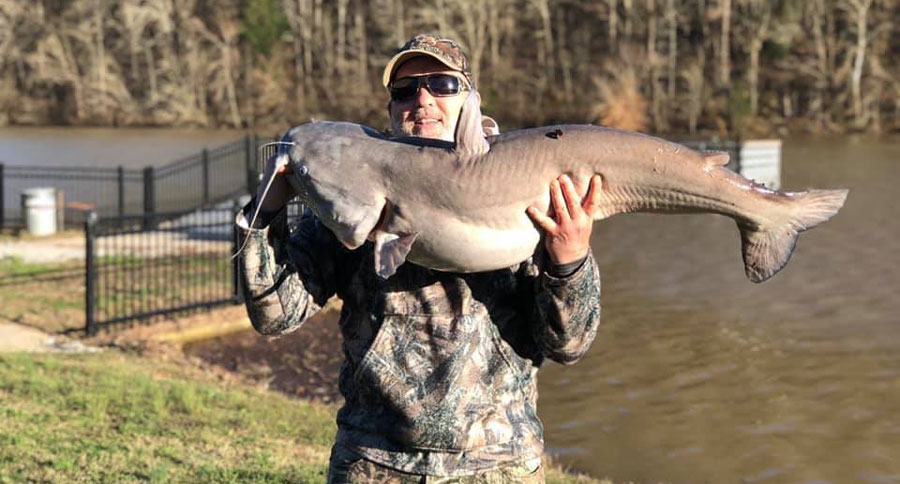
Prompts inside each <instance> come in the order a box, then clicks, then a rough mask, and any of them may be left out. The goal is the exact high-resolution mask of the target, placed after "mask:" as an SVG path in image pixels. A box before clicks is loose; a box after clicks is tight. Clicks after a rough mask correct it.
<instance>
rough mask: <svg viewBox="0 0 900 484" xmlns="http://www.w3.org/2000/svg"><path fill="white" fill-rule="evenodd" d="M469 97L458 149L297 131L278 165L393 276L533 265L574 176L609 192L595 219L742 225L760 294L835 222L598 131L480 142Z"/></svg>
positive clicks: (793, 200)
mask: <svg viewBox="0 0 900 484" xmlns="http://www.w3.org/2000/svg"><path fill="white" fill-rule="evenodd" d="M479 102H480V100H479V99H477V93H475V92H473V93H472V94H470V97H469V99H468V100H467V102H466V104H465V106H464V107H463V111H462V114H461V116H460V122H459V127H458V130H457V137H456V142H455V143H450V142H442V141H434V140H424V139H419V138H406V139H396V138H389V137H387V136H385V135H383V134H381V133H379V132H377V131H375V130H373V129H371V128H368V127H365V126H361V125H358V124H352V123H334V122H315V123H310V124H305V125H301V126H298V127H295V128H293V129H291V130H290V131H289V132H288V133H287V134H286V135H285V138H284V140H283V141H284V142H286V143H288V144H290V145H291V146H290V147H289V148H287V149H286V150H285V152H284V154H283V155H282V159H281V160H280V161H281V162H282V163H289V164H290V168H291V175H290V177H289V181H290V183H291V184H292V185H293V186H294V188H295V189H296V190H297V191H298V193H299V194H300V199H301V200H302V201H303V202H304V203H306V204H307V205H308V206H309V207H311V208H312V210H313V212H314V213H315V214H316V216H317V217H318V218H319V220H321V222H322V223H323V224H325V226H326V227H328V228H329V229H330V230H331V231H333V232H334V234H335V236H336V237H337V238H338V240H340V241H341V242H342V243H343V244H344V245H345V246H346V247H348V248H350V249H354V248H357V247H359V246H361V245H362V244H363V243H365V241H366V240H367V239H368V240H374V242H375V264H376V265H375V267H376V270H377V271H378V273H379V275H381V276H382V277H385V278H387V277H390V276H391V275H392V274H394V272H395V270H396V269H397V267H398V266H399V265H400V264H402V263H403V262H404V261H406V260H408V261H410V262H413V263H415V264H419V265H422V266H425V267H429V268H432V269H436V270H441V271H451V272H477V271H488V270H493V269H499V268H503V267H509V266H511V265H513V264H516V263H518V262H521V261H523V260H525V259H527V258H528V257H529V256H530V255H531V254H532V253H533V252H534V250H535V247H536V246H537V244H538V243H539V241H540V233H539V231H538V228H537V227H536V226H535V224H534V223H533V222H532V220H531V219H530V218H529V217H528V215H527V214H526V208H527V207H528V206H530V205H536V206H538V207H539V208H540V209H542V210H544V211H549V208H550V196H549V188H548V187H549V186H550V182H551V181H552V180H554V179H555V178H557V177H559V176H560V175H561V174H568V175H570V176H571V178H572V179H573V181H574V182H575V184H576V187H578V190H579V192H580V194H581V195H582V196H583V195H584V193H585V192H586V190H587V186H588V184H589V180H590V178H591V177H592V176H593V175H594V174H599V175H600V176H601V177H602V180H603V191H602V202H601V204H600V206H599V208H598V209H597V210H596V212H595V219H602V218H606V217H610V216H612V215H616V214H620V213H629V212H659V213H685V212H709V213H718V214H722V215H726V216H729V217H731V218H733V219H735V221H736V222H737V225H738V229H739V230H740V233H741V240H742V243H743V256H744V265H745V268H746V273H747V277H749V278H750V280H752V281H754V282H761V281H764V280H766V279H768V278H769V277H772V275H774V274H775V273H776V272H778V270H780V269H781V268H782V267H783V266H784V265H785V264H786V263H787V261H788V258H789V257H790V255H791V252H792V251H793V248H794V244H795V242H796V240H797V235H798V233H799V232H802V231H804V230H806V229H809V228H811V227H814V226H816V225H818V224H820V223H822V222H824V221H826V220H828V219H829V218H831V217H832V216H833V215H834V214H835V213H837V211H838V210H839V209H840V208H841V206H842V205H843V203H844V200H845V198H846V196H847V191H846V190H809V191H804V192H793V193H785V192H778V191H772V190H769V189H767V188H765V187H764V186H762V185H759V184H757V183H754V182H752V181H750V180H748V179H746V178H744V177H742V176H740V175H738V174H736V173H734V172H732V171H730V170H728V169H726V168H725V166H724V165H725V164H726V163H727V162H728V155H727V154H725V153H699V152H697V151H694V150H692V149H689V148H687V147H685V146H682V145H679V144H676V143H671V142H669V141H665V140H662V139H659V138H654V137H652V136H647V135H643V134H639V133H634V132H628V131H620V130H616V129H610V128H604V127H599V126H591V125H560V126H549V127H543V128H534V129H525V130H520V131H512V132H509V133H505V134H501V135H498V136H493V137H490V138H488V139H487V140H485V139H484V137H483V135H482V134H481V126H480V122H479V121H480V117H481V113H480V109H479V104H478V103H479Z"/></svg>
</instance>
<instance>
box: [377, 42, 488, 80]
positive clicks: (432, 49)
mask: <svg viewBox="0 0 900 484" xmlns="http://www.w3.org/2000/svg"><path fill="white" fill-rule="evenodd" d="M422 55H426V56H430V57H433V58H435V59H437V60H438V61H440V62H441V63H442V64H444V65H445V66H447V67H448V68H450V69H451V70H454V71H457V72H461V73H462V74H463V75H464V76H466V79H467V80H468V81H469V84H472V85H473V87H474V83H473V82H472V76H471V71H469V59H468V58H466V54H465V53H464V52H463V50H462V47H460V46H459V44H457V43H456V42H454V41H452V40H450V39H441V38H437V37H432V36H430V35H423V34H419V35H416V36H415V37H413V38H411V39H409V40H408V41H407V42H406V44H404V45H403V47H401V48H400V50H399V51H397V54H395V55H394V57H392V58H391V60H390V62H388V63H387V66H385V68H384V75H383V76H382V80H381V81H382V83H383V84H384V87H387V86H388V84H390V82H391V78H392V77H393V76H394V72H395V71H396V70H397V68H398V67H400V65H401V64H403V63H404V62H406V61H407V60H409V59H412V58H413V57H418V56H422Z"/></svg>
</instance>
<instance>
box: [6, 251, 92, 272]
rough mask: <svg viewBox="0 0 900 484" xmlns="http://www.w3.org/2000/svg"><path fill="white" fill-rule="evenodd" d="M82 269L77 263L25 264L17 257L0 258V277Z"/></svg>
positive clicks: (79, 263)
mask: <svg viewBox="0 0 900 484" xmlns="http://www.w3.org/2000/svg"><path fill="white" fill-rule="evenodd" d="M79 267H81V268H83V267H84V264H83V263H81V262H79V261H69V262H64V263H58V262H55V263H44V262H25V261H23V260H22V258H21V257H19V256H6V257H2V258H0V276H21V275H26V274H41V273H46V272H52V271H58V270H67V269H77V268H79Z"/></svg>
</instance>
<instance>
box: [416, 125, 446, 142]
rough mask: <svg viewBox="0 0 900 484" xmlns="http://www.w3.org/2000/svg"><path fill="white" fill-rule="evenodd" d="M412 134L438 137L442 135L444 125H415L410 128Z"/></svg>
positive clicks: (421, 136)
mask: <svg viewBox="0 0 900 484" xmlns="http://www.w3.org/2000/svg"><path fill="white" fill-rule="evenodd" d="M412 135H413V136H418V137H420V138H432V139H440V138H443V136H444V125H443V124H441V123H432V124H426V125H421V126H420V125H415V126H413V129H412Z"/></svg>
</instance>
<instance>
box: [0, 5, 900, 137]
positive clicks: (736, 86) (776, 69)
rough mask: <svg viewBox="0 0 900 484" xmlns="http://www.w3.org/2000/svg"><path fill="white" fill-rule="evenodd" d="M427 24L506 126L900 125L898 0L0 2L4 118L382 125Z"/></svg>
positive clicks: (760, 128)
mask: <svg viewBox="0 0 900 484" xmlns="http://www.w3.org/2000/svg"><path fill="white" fill-rule="evenodd" d="M418 32H429V33H436V32H439V33H440V34H442V35H443V36H446V37H451V38H454V39H456V40H458V41H459V42H460V43H461V44H462V45H463V46H464V47H465V49H466V51H467V52H468V54H469V57H470V60H471V62H472V66H473V70H474V74H475V77H476V79H477V81H478V84H479V87H480V90H481V92H482V96H483V99H484V105H485V107H484V110H485V112H487V113H489V114H492V115H494V116H495V117H496V118H497V119H498V120H500V122H501V126H504V125H505V126H506V127H507V128H509V127H515V126H526V125H541V124H547V123H550V122H555V121H566V122H594V123H602V124H607V125H616V126H621V127H625V128H631V129H640V130H645V131H652V132H658V133H667V132H668V133H671V132H677V133H687V132H697V131H704V132H712V133H720V134H736V133H739V134H750V133H752V134H770V133H773V132H778V133H782V132H784V131H785V130H790V131H791V132H842V131H848V130H853V131H874V132H885V131H897V130H900V55H898V54H900V0H408V1H404V0H371V1H363V0H334V1H324V0H243V1H239V0H0V125H2V124H73V125H162V126H191V125H199V126H221V127H247V128H251V129H268V128H273V129H279V128H283V127H284V126H287V125H289V124H294V123H298V122H302V121H305V120H308V119H309V118H319V119H344V120H352V121H358V122H365V123H369V124H372V125H374V126H376V127H379V128H384V127H386V124H387V121H386V103H387V94H386V92H385V91H384V90H383V88H382V87H381V82H380V78H381V70H382V68H383V66H384V64H385V63H386V61H387V60H388V59H389V57H390V56H391V55H392V54H393V52H394V50H395V49H396V48H397V47H399V46H400V45H401V44H402V43H403V42H404V41H405V40H406V39H407V38H408V37H410V36H411V35H413V34H415V33H418Z"/></svg>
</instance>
